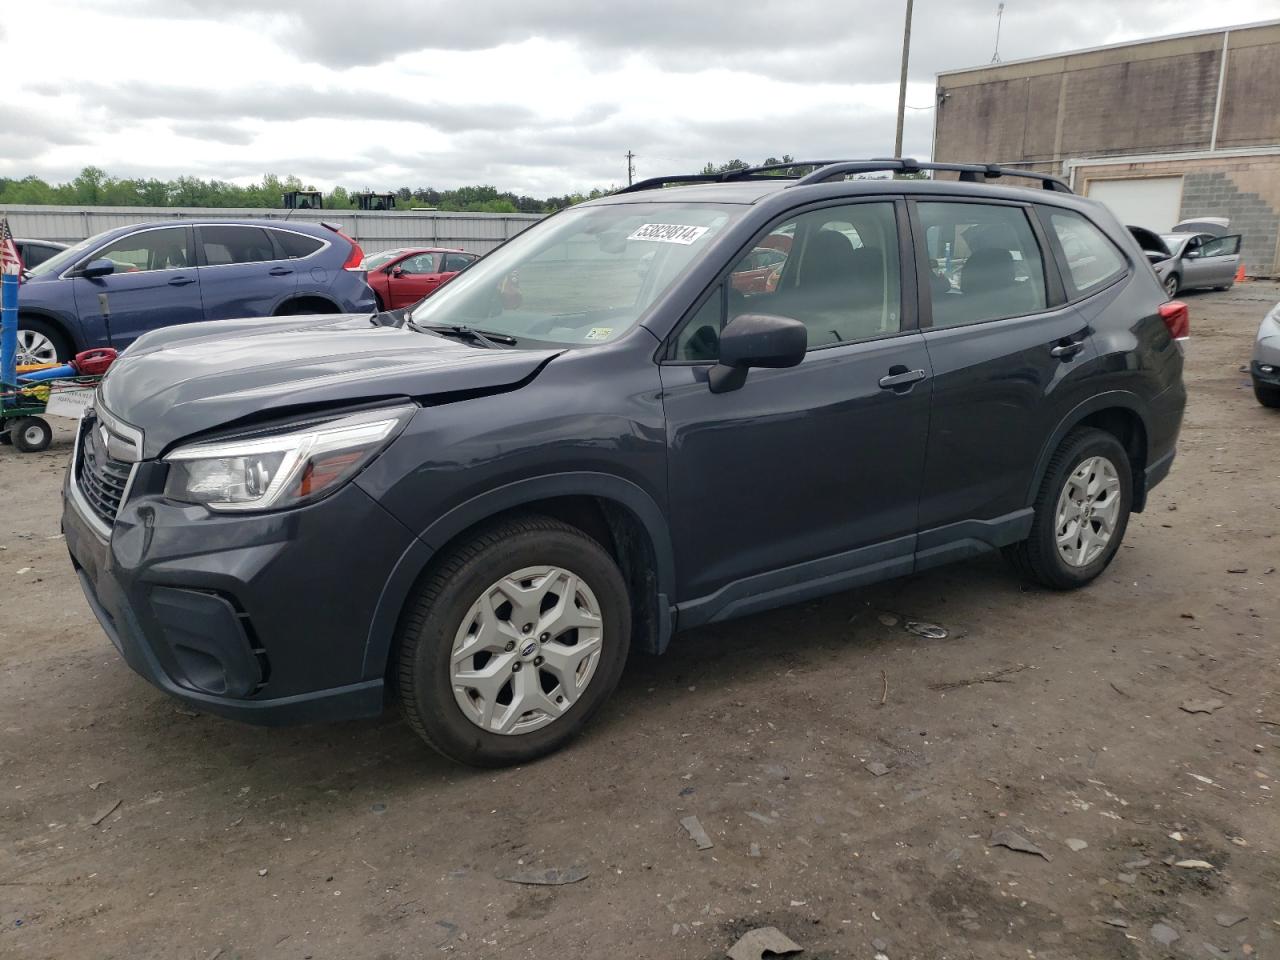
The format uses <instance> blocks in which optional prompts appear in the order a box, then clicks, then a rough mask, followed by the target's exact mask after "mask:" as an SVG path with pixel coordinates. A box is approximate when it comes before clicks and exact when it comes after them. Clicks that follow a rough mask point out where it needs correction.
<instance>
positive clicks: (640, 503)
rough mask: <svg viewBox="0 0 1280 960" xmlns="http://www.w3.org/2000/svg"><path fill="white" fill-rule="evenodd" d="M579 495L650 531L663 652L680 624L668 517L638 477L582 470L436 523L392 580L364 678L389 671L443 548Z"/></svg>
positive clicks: (508, 489) (375, 623)
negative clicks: (518, 513) (513, 515)
mask: <svg viewBox="0 0 1280 960" xmlns="http://www.w3.org/2000/svg"><path fill="white" fill-rule="evenodd" d="M573 496H586V497H596V498H599V499H601V500H606V501H609V502H611V503H614V504H616V505H618V506H620V507H622V508H624V509H626V510H628V511H629V512H630V513H631V514H632V515H633V516H634V517H635V518H636V519H637V520H638V521H639V522H640V524H641V526H642V527H643V528H644V530H645V533H646V534H647V535H648V537H649V542H650V546H651V547H652V548H653V555H654V558H655V561H656V562H655V570H654V576H655V578H656V580H657V592H658V617H659V622H658V633H659V637H658V650H657V651H656V652H659V653H660V652H661V651H662V649H663V648H665V646H666V642H667V640H668V639H669V638H670V636H671V632H672V629H673V626H674V624H673V623H672V621H671V616H670V612H669V611H670V609H671V603H670V598H671V597H673V596H674V591H675V559H674V556H675V555H674V552H673V550H672V546H671V534H670V532H669V530H668V529H667V522H666V517H665V515H664V514H663V512H662V509H661V508H660V507H659V506H658V504H657V503H656V502H655V501H654V499H653V498H652V497H651V496H650V495H649V494H648V493H647V492H646V491H645V490H644V489H643V488H641V487H640V486H638V485H637V484H635V483H633V482H632V481H630V480H626V479H624V478H622V477H619V476H615V475H613V474H608V473H596V472H590V471H580V472H573V473H562V474H551V475H547V476H541V477H530V478H527V479H523V480H517V481H514V482H512V483H508V484H506V485H504V486H501V487H496V488H494V489H492V490H488V491H486V492H484V493H482V494H478V495H477V496H475V497H473V498H471V499H470V500H467V501H464V502H463V503H461V504H459V505H458V506H456V507H454V508H453V509H452V510H450V511H448V512H447V513H445V514H443V515H442V516H441V517H439V518H438V519H437V520H435V521H433V522H432V523H431V525H430V526H428V527H427V529H426V530H424V531H423V532H422V533H421V534H420V535H419V537H418V540H417V541H415V542H414V543H413V544H412V545H410V547H409V548H408V549H407V550H405V552H404V554H403V555H402V556H401V557H400V560H399V561H398V562H397V564H396V566H395V568H394V569H393V570H392V572H391V575H390V576H389V577H388V579H387V585H386V587H385V588H384V589H383V592H382V596H381V597H380V598H379V600H378V604H377V607H376V609H375V610H374V615H373V619H372V622H371V623H370V627H369V636H368V639H367V642H366V644H365V658H364V672H363V676H364V677H365V678H366V679H372V678H375V677H380V676H382V675H383V673H384V672H385V670H386V665H387V658H388V656H389V655H390V652H391V644H392V643H393V642H394V641H395V634H396V628H397V626H398V624H399V621H400V614H401V612H402V611H403V610H404V606H405V603H406V602H407V601H408V599H409V596H410V594H411V592H412V590H413V587H414V585H415V584H416V583H417V581H418V578H419V577H420V576H421V575H422V573H423V571H424V570H426V568H427V565H428V564H429V563H430V562H431V560H432V559H433V558H434V557H435V556H436V554H437V552H438V551H439V550H440V548H441V547H443V546H444V545H445V544H447V543H449V542H450V541H451V540H452V539H453V538H454V537H456V536H458V534H460V533H462V532H463V531H465V530H467V529H469V528H471V527H473V526H475V525H476V524H478V523H482V522H483V521H485V520H488V519H489V518H491V517H494V516H497V515H498V514H501V513H505V512H506V511H509V510H513V509H516V508H518V507H522V506H526V505H528V504H533V503H537V502H539V501H542V500H548V499H551V498H553V497H573Z"/></svg>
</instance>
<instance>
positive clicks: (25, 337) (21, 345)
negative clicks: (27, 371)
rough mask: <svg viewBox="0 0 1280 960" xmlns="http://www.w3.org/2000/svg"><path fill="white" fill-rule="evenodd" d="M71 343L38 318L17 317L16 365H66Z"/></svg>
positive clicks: (69, 356)
mask: <svg viewBox="0 0 1280 960" xmlns="http://www.w3.org/2000/svg"><path fill="white" fill-rule="evenodd" d="M70 359H71V343H70V341H69V340H68V339H67V337H66V335H65V334H64V333H63V332H62V331H61V330H59V329H58V328H57V327H56V326H54V325H53V324H52V323H49V322H48V321H47V320H42V319H40V318H39V317H24V316H21V315H19V317H18V365H19V366H22V365H24V364H35V363H66V362H67V361H68V360H70Z"/></svg>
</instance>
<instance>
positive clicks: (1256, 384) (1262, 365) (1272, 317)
mask: <svg viewBox="0 0 1280 960" xmlns="http://www.w3.org/2000/svg"><path fill="white" fill-rule="evenodd" d="M1249 372H1250V373H1251V374H1252V375H1253V395H1254V396H1255V397H1257V398H1258V402H1259V403H1260V404H1262V405H1263V406H1264V407H1280V303H1277V304H1276V305H1275V306H1274V307H1272V308H1271V312H1270V313H1268V314H1267V315H1266V316H1265V317H1263V318H1262V326H1260V327H1258V339H1257V340H1256V341H1255V342H1254V344H1253V363H1251V364H1250V365H1249Z"/></svg>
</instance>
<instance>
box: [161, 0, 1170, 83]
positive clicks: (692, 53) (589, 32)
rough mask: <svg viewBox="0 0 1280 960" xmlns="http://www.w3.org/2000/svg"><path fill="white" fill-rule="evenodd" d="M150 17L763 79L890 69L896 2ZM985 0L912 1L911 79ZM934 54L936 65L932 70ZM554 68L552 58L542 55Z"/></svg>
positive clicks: (302, 46)
mask: <svg viewBox="0 0 1280 960" xmlns="http://www.w3.org/2000/svg"><path fill="white" fill-rule="evenodd" d="M141 6H142V8H143V9H144V10H147V11H148V12H149V13H150V14H151V15H152V16H156V17H179V18H194V19H210V20H212V19H219V20H220V19H223V18H226V17H232V18H239V19H242V20H245V21H248V22H250V23H252V24H253V25H254V26H255V27H258V28H262V29H266V30H268V31H270V32H272V33H273V34H274V35H275V36H276V37H277V38H278V39H280V40H281V41H282V42H287V45H288V48H289V49H290V50H291V51H293V52H294V53H295V54H297V55H299V56H301V57H302V58H303V59H305V60H310V61H313V62H316V63H321V64H325V65H327V66H330V67H335V68H345V67H351V66H359V65H370V64H377V63H383V62H386V61H388V60H391V59H393V58H395V57H398V56H401V55H404V54H408V53H413V52H419V51H425V50H452V51H478V50H491V49H494V48H497V47H500V46H503V45H507V44H518V43H522V42H524V41H527V40H530V39H534V38H542V39H551V40H562V41H567V42H570V43H572V44H574V45H575V46H578V47H580V48H582V49H586V50H591V51H594V52H595V54H596V55H597V56H599V57H601V58H604V59H609V58H616V57H617V56H618V55H619V54H624V55H625V54H629V53H638V54H644V55H648V56H652V57H653V58H654V59H655V60H656V61H657V62H659V63H661V65H662V66H663V67H664V68H665V69H667V70H673V71H679V72H697V71H700V70H705V69H707V68H708V67H715V66H729V67H732V68H734V69H741V70H745V71H747V72H752V73H759V74H761V75H765V76H768V75H785V76H787V77H789V78H792V79H808V80H809V81H811V82H831V81H832V80H835V79H837V78H839V77H842V76H843V77H846V78H850V79H852V78H865V77H867V76H868V75H878V76H885V77H887V76H890V75H892V74H893V73H894V72H895V71H896V68H897V65H898V63H899V56H900V54H901V44H900V42H899V38H900V37H901V35H902V17H903V5H902V4H901V3H891V4H886V3H884V2H883V0H844V2H841V3H831V2H830V0H789V2H788V3H787V4H785V5H784V6H778V5H777V4H764V3H742V2H741V0H701V2H699V3H696V4H695V3H689V2H688V0H648V2H646V3H645V4H644V5H643V7H641V8H635V9H629V8H626V7H624V6H619V5H617V4H615V3H599V4H584V3H582V2H580V0H487V2H486V3H485V5H484V10H483V15H469V13H468V11H465V10H463V11H460V10H459V8H458V6H457V4H456V3H454V2H446V0H414V2H413V3H409V4H400V5H399V6H397V7H395V8H394V9H392V10H389V11H388V13H387V22H386V23H385V24H373V23H371V24H369V25H368V26H367V27H363V28H361V29H352V19H351V7H350V4H349V3H347V2H346V0H276V2H274V3H273V4H272V5H271V7H270V12H269V13H267V12H264V10H263V5H262V3H261V0H222V2H221V3H219V4H217V5H216V6H211V5H209V4H208V3H207V2H206V0H147V2H145V3H143V4H142V5H141ZM1191 6H1193V4H1191V3H1178V2H1174V3H1169V2H1167V0H1164V2H1162V0H1146V2H1129V3H1126V4H1118V3H1115V2H1114V0H1077V2H1075V3H1072V4H1061V3H1052V2H1047V0H1041V2H1031V3H1027V2H1023V3H1018V4H1010V5H1009V8H1008V9H1007V10H1006V12H1005V17H1004V25H1003V31H1002V52H1003V55H1004V58H1005V59H1013V58H1015V57H1021V56H1030V55H1038V54H1041V53H1046V52H1054V51H1057V50H1066V49H1071V48H1075V47H1083V46H1091V45H1095V44H1098V43H1105V42H1108V39H1109V37H1110V36H1111V35H1115V36H1117V37H1118V36H1120V35H1140V34H1142V33H1150V32H1152V27H1153V16H1155V17H1156V19H1155V21H1154V23H1155V24H1156V29H1159V24H1161V22H1162V20H1161V19H1160V14H1161V13H1163V14H1164V15H1165V22H1167V20H1168V17H1169V14H1170V13H1176V12H1177V11H1178V8H1187V7H1191ZM995 27H996V21H995V4H994V3H992V2H990V0H948V2H947V3H946V4H945V6H942V7H939V6H938V5H934V4H929V5H918V6H917V8H916V12H915V18H914V27H913V44H914V47H915V49H914V51H913V52H914V54H915V55H914V56H913V61H914V63H915V69H914V70H913V73H915V74H916V75H917V76H922V77H924V76H929V75H931V74H932V73H933V72H934V71H935V70H936V69H947V68H953V67H961V66H973V65H976V64H980V63H984V62H986V61H987V60H989V59H990V56H991V52H992V51H993V49H994V41H995ZM939 64H945V66H939ZM548 66H551V65H548Z"/></svg>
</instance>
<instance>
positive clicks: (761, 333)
mask: <svg viewBox="0 0 1280 960" xmlns="http://www.w3.org/2000/svg"><path fill="white" fill-rule="evenodd" d="M808 349H809V331H808V329H807V328H806V327H805V325H804V324H803V323H801V322H800V321H799V320H792V319H791V318H790V317H776V316H771V315H769V314H764V313H744V314H743V315H742V316H739V317H734V318H733V320H731V321H730V322H729V324H728V326H726V327H725V328H724V329H723V330H722V331H720V362H719V363H717V364H716V365H715V366H714V367H712V368H711V372H710V373H709V374H708V376H707V384H708V385H709V386H710V387H711V392H712V393H728V392H729V391H730V390H737V389H738V388H739V387H741V386H742V385H743V384H744V383H745V382H746V379H747V370H749V369H750V368H751V367H770V368H775V369H776V368H779V367H794V366H796V365H797V364H798V363H800V361H801V360H803V359H804V354H805V351H806V350H808Z"/></svg>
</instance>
